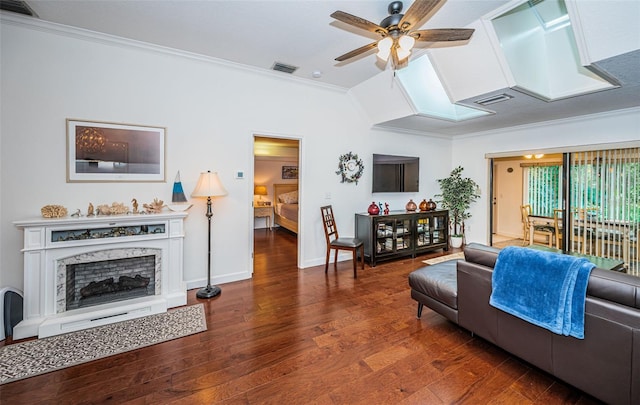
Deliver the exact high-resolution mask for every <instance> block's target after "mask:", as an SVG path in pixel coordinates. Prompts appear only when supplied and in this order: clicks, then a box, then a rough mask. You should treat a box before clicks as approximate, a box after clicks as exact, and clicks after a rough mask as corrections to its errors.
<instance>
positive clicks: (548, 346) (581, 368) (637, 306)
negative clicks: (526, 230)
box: [409, 244, 640, 404]
mask: <svg viewBox="0 0 640 405" xmlns="http://www.w3.org/2000/svg"><path fill="white" fill-rule="evenodd" d="M464 252H465V260H459V261H458V262H457V266H456V278H455V281H454V282H453V284H452V283H451V280H450V277H449V281H446V280H444V281H443V278H442V273H443V272H444V273H446V272H447V270H446V269H445V266H447V265H448V266H449V267H450V268H453V267H451V265H452V264H453V263H451V262H449V263H446V264H444V265H443V266H440V269H439V274H438V273H437V272H435V273H434V270H438V269H431V270H429V267H434V266H428V267H425V268H423V269H419V270H416V271H415V272H413V273H412V274H411V275H410V276H409V284H410V286H411V296H412V298H414V299H415V300H416V301H418V304H419V305H418V314H419V315H420V312H421V310H422V306H423V305H426V306H427V307H429V308H431V309H433V310H434V311H436V312H438V313H441V314H442V315H443V316H446V317H447V318H448V319H449V320H451V321H453V322H456V320H457V323H458V324H459V325H460V326H461V327H463V328H465V329H467V330H469V331H470V332H472V333H474V334H477V335H479V336H481V337H482V338H484V339H486V340H488V341H490V342H491V343H493V344H495V345H497V346H500V347H501V348H503V349H505V350H506V351H508V352H510V353H512V354H514V355H516V356H518V357H520V358H521V359H523V360H525V361H527V362H529V363H531V364H533V365H534V366H536V367H539V368H540V369H542V370H544V371H546V372H548V373H550V374H552V375H554V376H556V377H557V378H559V379H561V380H563V381H565V382H567V383H569V384H571V385H573V386H574V387H577V388H579V389H580V390H582V391H584V392H586V393H588V394H590V395H592V396H594V397H596V398H598V399H600V400H602V401H604V402H606V403H610V404H640V277H635V276H631V275H628V274H624V273H619V272H614V271H610V270H603V269H599V268H594V269H593V270H592V272H591V275H590V277H589V284H588V287H587V298H586V305H585V322H584V327H585V329H584V336H585V338H584V339H576V338H573V337H569V336H563V335H558V334H555V333H553V332H551V331H549V330H547V329H544V328H541V327H538V326H536V325H533V324H531V323H529V322H527V321H524V320H521V319H520V318H517V317H514V316H512V315H510V314H507V313H506V312H503V311H501V310H498V309H496V308H494V307H492V306H491V305H489V297H490V295H491V276H492V272H493V267H494V265H495V262H496V259H497V256H498V252H499V249H495V248H491V247H487V246H484V245H480V244H470V245H468V246H467V247H466V248H465V250H464ZM440 264H442V263H440ZM435 266H439V264H437V265H435ZM414 273H415V274H414ZM434 280H435V281H434ZM439 284H440V285H439ZM438 285H439V286H438ZM443 297H446V299H443ZM418 317H419V316H418Z"/></svg>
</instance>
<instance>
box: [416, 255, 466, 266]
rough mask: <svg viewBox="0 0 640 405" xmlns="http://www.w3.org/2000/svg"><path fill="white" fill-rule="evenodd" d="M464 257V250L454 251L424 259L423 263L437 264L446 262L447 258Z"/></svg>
mask: <svg viewBox="0 0 640 405" xmlns="http://www.w3.org/2000/svg"><path fill="white" fill-rule="evenodd" d="M453 259H464V252H458V253H452V254H450V255H446V256H440V257H434V258H433V259H428V260H423V261H422V263H426V264H436V263H442V262H446V261H447V260H453Z"/></svg>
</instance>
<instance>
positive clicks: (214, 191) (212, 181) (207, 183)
mask: <svg viewBox="0 0 640 405" xmlns="http://www.w3.org/2000/svg"><path fill="white" fill-rule="evenodd" d="M223 195H227V190H225V188H224V186H223V185H222V183H221V182H220V179H219V178H218V173H215V172H214V173H211V171H207V172H206V173H200V178H199V179H198V184H197V185H196V188H195V190H193V193H191V197H221V196H223Z"/></svg>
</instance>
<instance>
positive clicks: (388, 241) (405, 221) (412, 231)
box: [356, 211, 449, 266]
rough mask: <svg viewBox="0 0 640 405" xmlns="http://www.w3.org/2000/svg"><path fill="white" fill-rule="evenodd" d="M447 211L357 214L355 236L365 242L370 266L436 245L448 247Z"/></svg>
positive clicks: (422, 251) (421, 251)
mask: <svg viewBox="0 0 640 405" xmlns="http://www.w3.org/2000/svg"><path fill="white" fill-rule="evenodd" d="M448 215H449V214H448V211H424V212H407V211H392V212H390V213H389V214H387V215H369V214H364V213H363V214H356V237H357V238H359V239H361V240H362V241H363V242H364V257H365V259H366V260H367V261H368V262H369V264H370V265H371V266H375V265H376V263H377V262H380V261H385V260H392V259H397V258H401V257H406V256H411V257H415V256H416V255H417V254H421V253H426V252H428V251H431V250H435V249H444V250H445V251H446V250H449V244H448V240H449V234H448V229H449V228H448V226H447V224H448V223H449V216H448Z"/></svg>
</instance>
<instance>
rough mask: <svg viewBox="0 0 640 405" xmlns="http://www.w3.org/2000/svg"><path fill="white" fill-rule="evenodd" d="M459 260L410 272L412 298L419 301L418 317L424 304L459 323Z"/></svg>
mask: <svg viewBox="0 0 640 405" xmlns="http://www.w3.org/2000/svg"><path fill="white" fill-rule="evenodd" d="M457 263H458V260H457V259H454V260H447V261H446V262H441V263H437V264H434V265H431V266H425V267H422V268H420V269H418V270H415V271H413V272H411V273H410V274H409V286H410V287H411V298H413V299H414V300H416V301H418V318H420V317H421V316H422V308H423V306H424V305H426V306H427V307H429V308H431V309H433V310H434V311H436V312H437V313H439V314H440V315H442V316H444V317H445V318H447V319H449V320H450V321H451V322H455V323H456V324H457V323H458V281H457V274H456V269H457Z"/></svg>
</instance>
